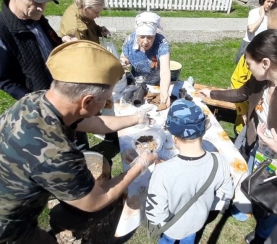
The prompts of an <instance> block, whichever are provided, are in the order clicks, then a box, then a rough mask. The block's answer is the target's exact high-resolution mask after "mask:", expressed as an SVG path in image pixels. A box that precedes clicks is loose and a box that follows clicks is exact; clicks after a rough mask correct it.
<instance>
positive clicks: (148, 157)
mask: <svg viewBox="0 0 277 244" xmlns="http://www.w3.org/2000/svg"><path fill="white" fill-rule="evenodd" d="M137 152H138V154H139V156H138V157H137V158H135V159H134V161H133V162H132V163H131V164H130V166H131V167H132V166H134V165H135V164H141V175H143V174H144V173H145V172H146V170H147V169H148V167H149V166H150V165H151V164H153V163H155V162H156V160H157V158H158V154H157V153H151V152H150V151H149V150H141V149H140V150H138V151H137Z"/></svg>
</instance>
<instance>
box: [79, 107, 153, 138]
mask: <svg viewBox="0 0 277 244" xmlns="http://www.w3.org/2000/svg"><path fill="white" fill-rule="evenodd" d="M146 112H147V111H146ZM146 112H139V113H136V114H134V115H130V116H118V117H116V116H93V117H90V118H87V119H84V120H83V121H82V122H80V123H79V124H78V127H77V130H78V131H83V132H91V133H95V134H107V133H111V132H115V131H119V130H122V129H124V128H127V127H130V126H133V125H136V124H146V123H147V122H149V119H148V118H147V114H146Z"/></svg>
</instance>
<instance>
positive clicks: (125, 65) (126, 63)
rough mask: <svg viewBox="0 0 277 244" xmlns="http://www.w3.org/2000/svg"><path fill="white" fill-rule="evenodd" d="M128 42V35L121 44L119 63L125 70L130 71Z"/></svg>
mask: <svg viewBox="0 0 277 244" xmlns="http://www.w3.org/2000/svg"><path fill="white" fill-rule="evenodd" d="M129 42H130V36H128V37H127V38H126V39H125V41H124V43H123V45H122V53H121V54H120V63H121V64H122V66H123V68H124V69H125V70H127V71H130V67H131V63H130V61H129V55H128V53H129V51H128V46H129Z"/></svg>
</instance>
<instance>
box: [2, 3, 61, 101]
mask: <svg viewBox="0 0 277 244" xmlns="http://www.w3.org/2000/svg"><path fill="white" fill-rule="evenodd" d="M48 1H49V0H36V1H31V0H4V1H3V3H2V12H1V13H0V89H2V90H3V91H5V92H7V93H9V94H10V95H11V96H12V97H13V98H15V99H17V100H18V99H20V98H21V97H23V96H25V95H26V94H27V93H30V92H33V91H38V90H41V89H49V87H50V84H51V82H52V77H51V75H50V73H49V71H48V70H47V68H46V66H45V62H46V60H47V58H48V56H49V54H50V52H51V51H52V50H53V48H55V47H56V46H58V45H59V44H61V43H62V41H61V39H60V38H59V37H58V36H57V34H56V33H55V31H54V30H53V29H52V28H51V27H50V25H49V24H48V21H47V19H45V17H44V16H43V15H42V14H43V11H44V10H45V6H46V2H48ZM55 2H57V1H56V0H55Z"/></svg>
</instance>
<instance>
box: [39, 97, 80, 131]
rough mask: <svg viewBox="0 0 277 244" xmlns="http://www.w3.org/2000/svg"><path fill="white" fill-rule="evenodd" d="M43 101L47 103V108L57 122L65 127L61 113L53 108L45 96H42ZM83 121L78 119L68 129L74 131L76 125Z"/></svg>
mask: <svg viewBox="0 0 277 244" xmlns="http://www.w3.org/2000/svg"><path fill="white" fill-rule="evenodd" d="M43 99H44V100H45V101H46V102H47V104H48V107H49V108H50V109H51V111H52V112H53V113H54V114H55V115H56V116H57V118H58V119H59V121H60V122H61V124H62V125H65V123H64V121H63V118H62V115H61V113H60V112H59V111H58V110H57V109H56V108H55V107H54V105H53V104H52V103H51V102H50V101H49V100H48V99H47V98H46V96H45V94H44V95H43ZM83 120H84V119H82V118H81V119H78V120H76V121H75V122H73V123H72V124H71V125H70V126H68V127H69V128H70V129H73V130H75V129H76V128H77V125H78V124H79V123H80V122H82V121H83Z"/></svg>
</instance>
